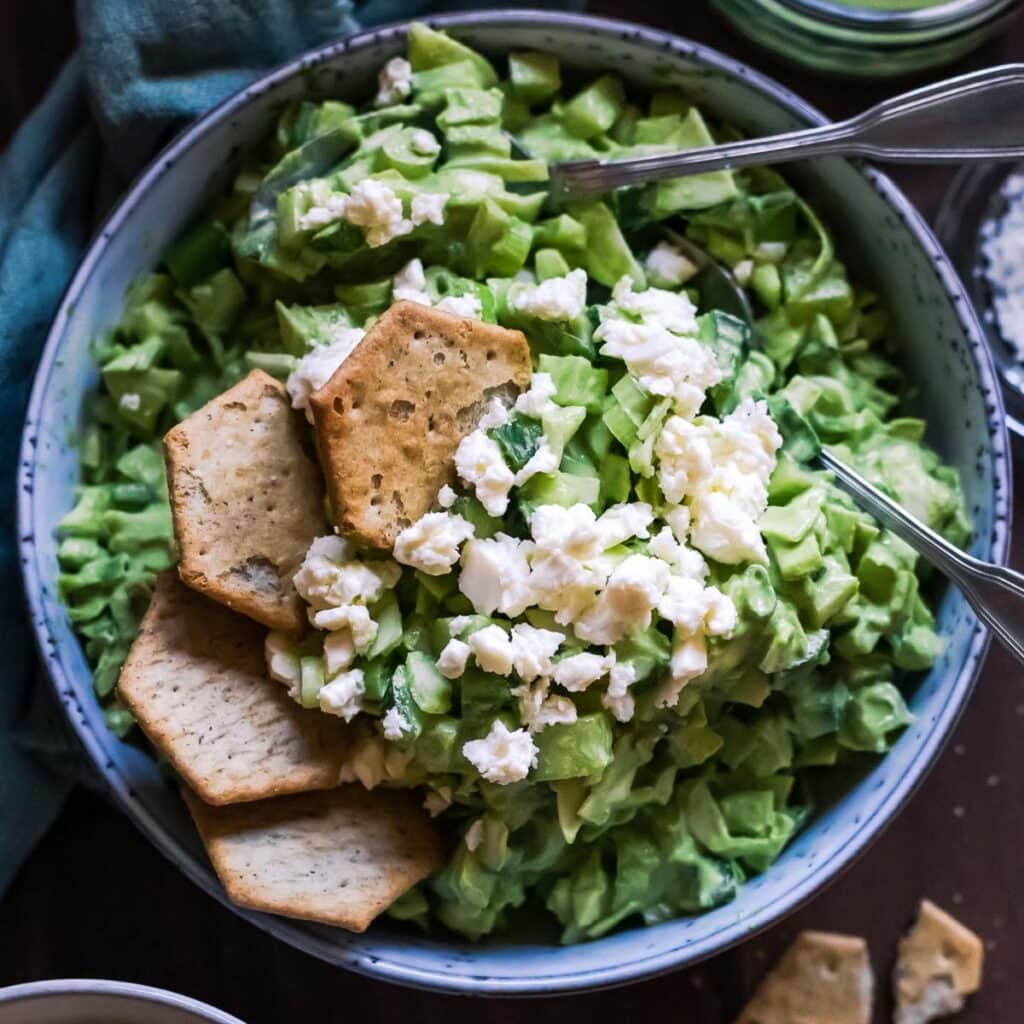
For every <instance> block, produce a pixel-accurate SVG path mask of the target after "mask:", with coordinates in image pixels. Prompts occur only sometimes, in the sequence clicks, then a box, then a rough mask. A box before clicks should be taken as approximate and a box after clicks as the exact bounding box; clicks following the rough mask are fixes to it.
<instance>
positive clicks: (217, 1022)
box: [0, 978, 245, 1024]
mask: <svg viewBox="0 0 1024 1024" xmlns="http://www.w3.org/2000/svg"><path fill="white" fill-rule="evenodd" d="M56 996H71V997H74V996H85V997H88V996H106V997H107V998H113V999H130V1000H133V1001H136V1002H138V1003H140V1004H142V1005H145V1004H147V1003H149V1004H155V1005H158V1006H166V1007H170V1008H172V1009H175V1010H182V1011H184V1012H186V1013H191V1014H193V1015H194V1016H195V1018H196V1020H206V1021H210V1022H211V1024H245V1022H244V1021H242V1020H241V1019H240V1018H238V1017H233V1016H232V1015H231V1014H230V1013H225V1012H224V1011H223V1010H218V1009H217V1008H216V1007H215V1006H210V1005H209V1004H208V1003H201V1002H200V1001H199V1000H198V999H192V998H191V997H190V996H183V995H181V994H180V993H178V992H171V991H168V990H167V989H163V988H154V987H153V986H151V985H137V984H135V983H134V982H129V981H109V980H106V979H102V978H55V979H52V980H49V981H29V982H25V983H23V984H20V985H10V986H8V987H7V988H0V1022H2V1020H3V1007H4V1006H15V1005H17V1004H18V1003H30V1002H44V1001H46V1000H47V999H50V998H53V997H56ZM47 1024H60V1022H59V1020H57V1019H55V1018H47Z"/></svg>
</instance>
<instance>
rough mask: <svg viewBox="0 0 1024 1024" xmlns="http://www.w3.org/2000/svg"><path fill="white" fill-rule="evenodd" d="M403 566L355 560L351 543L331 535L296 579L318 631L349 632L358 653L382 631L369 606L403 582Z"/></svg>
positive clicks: (321, 541)
mask: <svg viewBox="0 0 1024 1024" xmlns="http://www.w3.org/2000/svg"><path fill="white" fill-rule="evenodd" d="M401 574H402V570H401V569H400V568H399V567H398V565H397V564H396V563H395V562H392V561H390V560H385V559H380V560H375V561H372V562H370V561H367V562H363V561H360V560H359V559H357V558H355V557H354V556H353V555H352V553H351V549H350V546H349V544H348V542H347V541H345V540H344V539H343V538H342V537H338V536H335V535H333V534H332V535H328V536H326V537H318V538H317V539H316V540H315V541H313V543H312V544H311V545H310V547H309V550H308V551H307V552H306V557H305V559H304V560H303V562H302V566H301V567H300V568H299V571H298V572H297V573H296V574H295V576H294V577H293V580H294V583H295V589H296V590H297V591H298V594H299V596H300V597H301V598H302V599H303V600H304V601H305V602H306V604H308V605H309V609H308V615H309V620H310V622H311V623H312V625H313V626H314V627H315V628H316V629H324V630H328V631H334V630H348V632H349V635H350V636H351V639H352V643H353V644H354V647H355V650H356V651H357V652H358V653H363V651H365V650H366V648H368V647H369V645H370V644H371V643H373V640H374V638H375V637H376V635H377V623H376V622H374V621H373V619H372V618H371V617H370V613H369V610H368V609H367V607H366V606H367V605H370V604H373V603H374V602H376V601H379V600H380V598H381V597H382V596H383V594H384V591H385V590H390V589H391V588H392V587H394V586H395V584H396V583H398V580H399V577H400V576H401Z"/></svg>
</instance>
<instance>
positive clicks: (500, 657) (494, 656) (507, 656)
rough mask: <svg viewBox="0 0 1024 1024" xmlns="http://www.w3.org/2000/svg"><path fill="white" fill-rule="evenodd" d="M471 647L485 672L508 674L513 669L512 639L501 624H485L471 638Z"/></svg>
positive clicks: (477, 661)
mask: <svg viewBox="0 0 1024 1024" xmlns="http://www.w3.org/2000/svg"><path fill="white" fill-rule="evenodd" d="M469 649H470V650H471V651H472V652H473V657H474V658H476V663H477V664H478V665H479V666H480V667H481V668H482V669H483V670H484V671H485V672H494V673H495V674H496V675H499V676H507V675H508V674H509V673H510V672H511V671H512V639H511V637H510V636H509V635H508V633H506V632H505V630H503V629H502V628H501V626H484V628H483V629H478V630H477V631H476V632H475V633H474V634H473V635H472V636H471V637H470V638H469Z"/></svg>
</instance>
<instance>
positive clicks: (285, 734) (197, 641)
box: [118, 572, 347, 804]
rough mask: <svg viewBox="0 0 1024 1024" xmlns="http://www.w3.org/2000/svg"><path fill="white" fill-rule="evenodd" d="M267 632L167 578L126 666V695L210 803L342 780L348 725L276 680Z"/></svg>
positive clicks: (146, 729) (149, 734) (151, 732)
mask: <svg viewBox="0 0 1024 1024" xmlns="http://www.w3.org/2000/svg"><path fill="white" fill-rule="evenodd" d="M265 632H266V631H265V630H264V629H263V628H262V627H261V626H259V625H257V624H256V623H255V622H252V621H251V620H249V619H247V618H245V617H244V616H241V615H236V614H235V613H234V612H232V611H229V610H228V609H227V608H225V607H223V605H219V604H216V603H215V602H213V601H211V600H209V599H208V598H206V597H203V595H202V594H197V593H196V592H195V591H194V590H190V589H189V588H188V587H186V586H185V585H184V584H183V583H182V582H181V581H180V580H179V579H178V578H177V577H176V576H175V575H174V573H173V572H169V573H164V574H163V575H162V576H160V578H159V579H158V580H157V585H156V590H155V591H154V593H153V598H152V600H151V602H150V605H149V609H148V610H147V611H146V615H145V617H144V618H143V620H142V625H141V627H140V629H139V634H138V636H137V637H136V638H135V643H134V644H132V649H131V651H130V653H129V654H128V660H127V661H126V662H125V664H124V668H123V669H122V670H121V678H120V680H119V682H118V689H119V692H120V695H121V699H122V700H123V701H124V702H125V704H127V705H128V707H129V708H130V709H131V711H132V713H133V714H134V715H135V717H136V719H137V720H138V723H139V725H140V726H141V727H142V731H143V732H144V733H145V734H146V736H147V737H148V738H149V739H150V741H151V742H152V743H153V745H154V746H156V747H157V749H159V750H160V751H161V752H162V753H163V754H165V755H166V756H167V758H168V760H169V761H170V762H171V764H172V765H173V766H174V767H175V769H176V770H177V771H178V773H179V774H180V775H181V776H182V778H184V779H185V780H186V781H187V782H188V784H189V785H190V786H191V787H192V788H193V789H194V790H195V791H196V792H197V793H198V794H199V795H200V796H201V797H202V798H203V800H205V801H206V802H207V803H211V804H231V803H238V802H241V801H246V800H262V799H265V798H266V797H270V796H277V795H279V794H282V793H299V792H303V791H305V790H312V789H329V788H331V787H334V786H337V785H338V783H339V781H340V775H341V768H342V765H343V763H344V760H345V752H346V748H347V730H346V727H345V725H344V723H343V722H341V721H339V720H338V719H337V718H334V717H332V716H330V715H324V714H321V713H320V712H319V711H307V710H305V709H304V708H301V707H299V705H298V704H296V703H295V702H294V701H293V700H291V699H290V698H289V696H288V694H287V691H286V690H285V689H284V687H283V686H281V684H280V683H275V682H273V681H272V680H271V679H269V678H267V675H266V669H265V666H264V661H263V640H264V635H265Z"/></svg>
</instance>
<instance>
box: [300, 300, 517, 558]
mask: <svg viewBox="0 0 1024 1024" xmlns="http://www.w3.org/2000/svg"><path fill="white" fill-rule="evenodd" d="M529 385H530V349H529V346H528V345H527V342H526V338H525V337H524V336H523V334H522V333H521V332H520V331H509V330H506V329H505V328H503V327H497V326H495V325H494V324H487V323H484V322H482V321H480V320H473V319H469V318H466V317H458V316H452V315H450V314H448V313H442V312H438V310H436V309H431V308H430V307H428V306H421V305H419V304H418V303H415V302H397V303H395V304H394V305H393V306H392V307H391V308H390V309H389V310H388V311H387V312H386V313H384V315H383V316H381V318H380V319H379V320H378V321H377V322H376V323H375V324H374V325H373V327H372V328H370V330H369V331H367V333H366V336H365V337H364V338H363V340H362V341H361V342H360V343H359V344H358V345H357V346H356V348H355V349H354V350H353V352H352V353H351V355H349V356H348V358H347V359H346V360H345V361H344V362H343V363H342V364H341V366H340V367H338V369H337V370H336V371H335V373H334V375H333V376H332V377H331V379H330V380H329V381H328V382H327V383H326V384H325V385H324V386H323V387H322V388H320V389H319V390H318V391H314V392H313V394H312V396H311V397H310V408H311V409H312V411H313V422H314V425H315V427H316V435H317V445H318V447H319V450H320V461H321V463H322V465H323V469H324V475H325V476H326V478H327V493H328V496H329V498H330V501H331V506H332V509H333V513H334V519H335V523H336V524H337V526H338V527H339V529H340V530H341V532H342V533H343V534H345V535H346V536H348V537H353V538H354V539H356V540H357V541H359V542H361V543H363V544H366V545H369V546H371V547H375V548H388V549H389V548H391V547H392V546H393V545H394V542H395V538H396V537H397V536H398V534H399V533H400V532H401V531H402V530H403V529H405V527H407V526H409V525H410V524H411V523H414V522H416V520H417V519H419V518H421V517H422V516H423V515H425V514H426V513H427V512H428V511H429V510H430V508H431V506H432V505H433V503H434V500H435V498H436V497H437V492H438V491H439V490H440V489H441V487H442V485H444V484H446V483H451V482H452V481H453V480H454V475H455V470H454V462H453V460H454V456H455V449H456V448H457V447H458V446H459V442H460V441H461V440H462V439H463V438H464V437H465V436H466V435H467V434H468V433H470V432H471V431H472V430H473V429H474V428H475V427H476V424H477V421H478V420H479V419H480V416H481V414H482V412H483V410H484V408H485V407H486V406H487V404H488V403H489V401H490V399H491V398H492V397H501V398H503V399H506V400H510V399H511V398H512V397H513V396H515V395H516V394H519V393H520V392H522V391H525V390H526V389H527V388H528V387H529Z"/></svg>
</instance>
